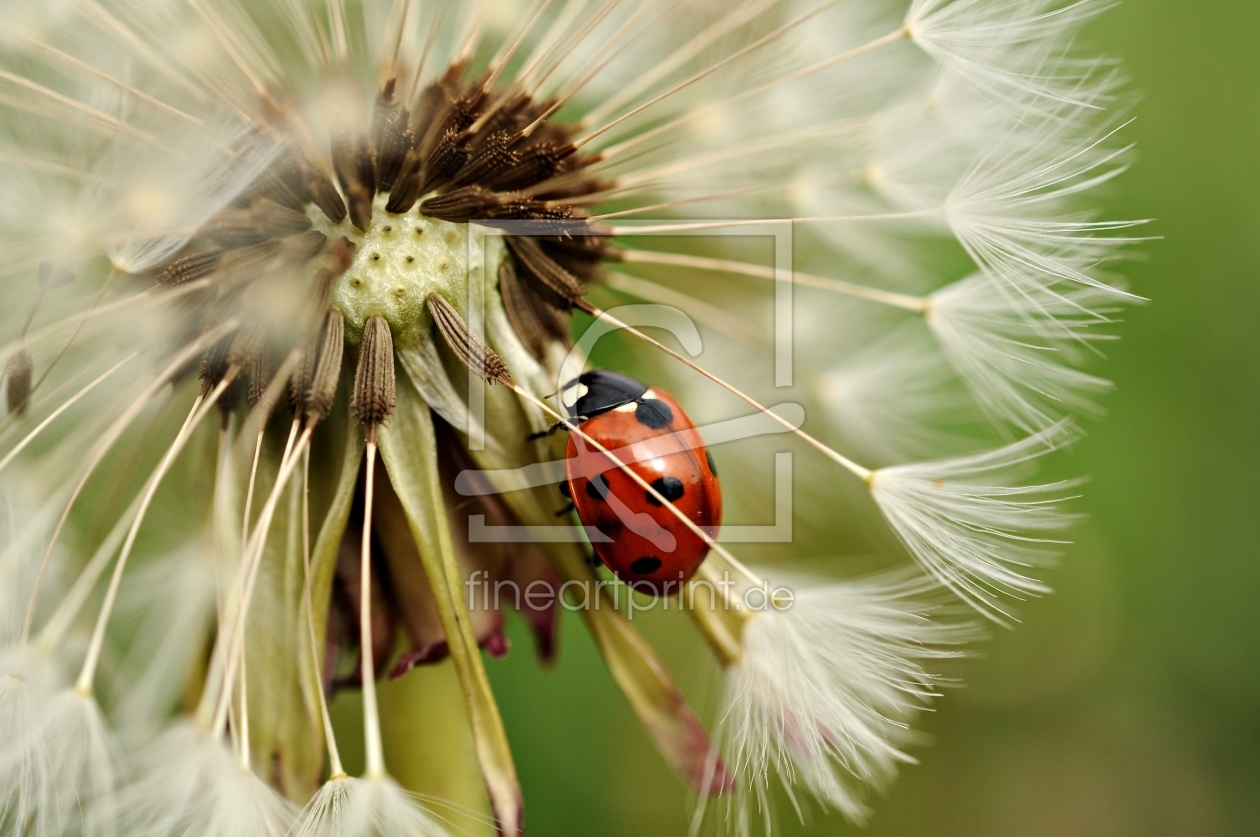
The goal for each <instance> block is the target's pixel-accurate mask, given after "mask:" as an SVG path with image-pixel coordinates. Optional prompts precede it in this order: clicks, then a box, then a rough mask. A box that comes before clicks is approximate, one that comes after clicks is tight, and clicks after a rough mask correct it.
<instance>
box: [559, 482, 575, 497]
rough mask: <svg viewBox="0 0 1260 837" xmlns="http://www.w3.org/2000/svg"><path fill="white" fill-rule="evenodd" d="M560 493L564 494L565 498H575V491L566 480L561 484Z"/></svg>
mask: <svg viewBox="0 0 1260 837" xmlns="http://www.w3.org/2000/svg"><path fill="white" fill-rule="evenodd" d="M560 493H561V494H563V495H564V496H565V497H572V496H573V489H572V488H570V487H569V481H568V480H564V481H563V482H561V483H560Z"/></svg>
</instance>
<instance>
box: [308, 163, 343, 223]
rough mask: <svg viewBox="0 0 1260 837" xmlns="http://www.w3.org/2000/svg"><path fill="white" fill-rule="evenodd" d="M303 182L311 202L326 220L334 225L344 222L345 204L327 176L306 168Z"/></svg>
mask: <svg viewBox="0 0 1260 837" xmlns="http://www.w3.org/2000/svg"><path fill="white" fill-rule="evenodd" d="M303 182H304V184H305V186H306V191H307V192H308V193H309V194H310V196H311V202H312V203H313V204H315V205H316V206H318V207H319V210H320V211H321V212H323V213H324V214H325V215H327V216H328V220H330V221H332V222H333V223H334V224H340V223H341V222H342V221H344V220H346V202H345V201H343V200H342V199H341V193H340V192H338V191H337V187H336V186H334V185H333V182H332V181H331V180H329V179H328V175H326V174H324V173H323V172H319V171H316V170H315V169H312V168H308V169H307V170H306V171H305V172H304V174H303Z"/></svg>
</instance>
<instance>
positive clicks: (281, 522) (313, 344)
mask: <svg viewBox="0 0 1260 837" xmlns="http://www.w3.org/2000/svg"><path fill="white" fill-rule="evenodd" d="M1105 5H1106V4H1105V3H1103V2H1095V0H1080V2H1066V1H1065V0H913V2H905V0H845V2H839V1H838V0H741V2H730V3H717V2H707V0H669V2H666V0H660V1H659V2H657V0H650V2H638V3H625V2H619V0H484V1H480V0H479V1H478V2H455V0H258V1H257V2H245V1H244V0H143V2H135V1H134V0H131V1H130V2H122V0H56V2H51V3H50V2H46V1H45V0H41V2H35V0H9V2H6V3H5V4H4V6H3V8H2V9H0V190H3V196H4V199H3V200H2V201H0V243H2V246H3V249H4V254H5V258H4V260H3V266H2V268H0V270H2V272H3V279H2V284H0V294H2V297H0V299H2V304H0V349H2V352H3V356H2V357H0V363H3V365H4V366H3V368H4V372H3V375H4V391H5V398H6V402H5V405H4V407H5V412H4V416H3V418H2V419H0V490H2V491H3V497H4V509H3V520H2V524H3V525H2V527H0V532H2V535H3V537H2V538H0V579H2V580H3V584H2V585H0V666H2V668H3V670H2V671H0V830H3V832H4V833H6V834H15V835H28V834H29V835H60V834H85V835H109V834H127V835H179V834H196V835H252V834H258V835H272V834H274V835H285V834H301V835H334V834H335V835H342V834H346V835H403V834H416V835H434V836H436V835H444V834H454V833H499V834H508V835H518V834H523V833H524V832H525V829H526V826H527V825H528V824H529V816H528V812H529V810H530V809H529V805H528V802H529V801H528V799H527V798H525V796H524V795H523V794H522V791H521V777H520V776H519V775H518V770H517V767H516V761H515V760H514V757H513V741H511V740H510V736H509V734H508V728H507V727H506V725H505V723H504V720H503V716H502V714H501V707H503V706H505V705H512V713H511V714H512V715H513V716H514V717H520V716H522V715H528V714H530V713H531V712H533V711H534V709H535V708H532V707H529V706H518V705H515V704H516V702H515V701H514V699H513V695H512V694H510V693H509V691H508V690H504V689H502V688H499V687H498V686H492V680H491V676H490V673H489V672H492V671H493V670H494V667H495V666H496V665H498V662H497V661H498V660H499V659H500V658H502V657H503V656H504V655H506V654H508V653H509V652H510V653H512V654H513V655H518V656H519V655H530V654H535V655H536V656H537V657H538V658H539V661H540V662H541V663H543V664H550V663H553V662H554V663H555V665H556V666H557V667H559V668H560V669H563V666H564V663H565V659H564V655H563V654H562V653H561V654H559V655H558V656H557V652H558V649H560V648H561V647H562V646H561V645H560V644H558V638H559V632H560V628H561V627H562V625H563V627H564V629H565V631H566V632H568V631H578V632H581V631H585V632H586V633H587V634H588V635H589V640H584V641H589V642H590V643H591V644H592V646H593V647H594V648H596V649H597V650H598V652H599V654H600V656H601V657H602V659H603V661H604V662H605V663H606V674H603V675H601V676H604V677H606V678H607V679H608V680H609V682H610V683H612V684H615V686H616V687H617V688H618V689H619V690H620V693H621V694H622V696H623V697H622V698H620V699H619V700H620V701H621V708H622V709H625V711H626V712H627V716H629V715H631V714H632V715H633V716H637V718H638V719H639V721H640V722H641V725H642V734H643V735H645V736H646V738H645V740H646V741H649V742H651V744H652V745H653V746H654V747H655V748H656V749H657V750H659V753H660V756H661V759H660V760H659V763H652V764H648V763H645V764H644V765H642V769H645V770H646V769H651V770H660V771H662V772H668V771H669V770H670V769H671V768H672V770H673V771H674V772H675V773H676V774H677V777H678V778H677V781H678V783H679V785H680V787H685V788H687V789H689V791H690V792H691V794H692V797H693V798H694V801H695V804H694V808H693V811H694V815H693V817H692V820H691V823H690V828H691V829H692V830H693V832H695V833H717V834H724V833H731V834H740V835H742V834H752V833H772V832H773V831H774V830H775V828H776V827H777V826H776V823H777V822H778V819H779V818H781V817H785V816H786V817H795V816H798V815H805V813H806V812H808V811H810V810H817V811H824V810H825V811H834V812H837V816H840V817H844V818H848V819H850V820H853V821H856V822H862V821H865V820H866V819H868V818H869V817H871V816H872V815H873V813H875V812H876V811H875V809H876V808H877V805H876V804H875V803H876V801H877V799H878V795H879V794H880V793H885V792H888V791H889V789H890V786H891V784H892V781H893V779H894V778H895V776H896V774H897V773H898V771H899V770H902V769H904V768H905V766H906V765H908V764H910V763H912V762H913V760H914V756H913V750H914V747H915V745H916V744H917V743H918V742H919V741H920V737H919V735H917V734H916V732H915V726H916V723H917V722H918V720H919V719H920V715H921V713H922V712H923V710H925V709H926V708H927V707H928V706H929V705H931V704H932V703H933V702H934V701H936V700H937V698H938V697H939V695H940V693H941V690H942V687H943V686H945V685H947V684H948V682H950V679H951V678H952V677H953V676H955V674H956V672H958V671H960V670H961V671H965V664H964V665H962V666H961V667H960V666H959V665H956V664H952V663H948V662H947V661H948V659H949V658H953V657H957V656H959V655H963V654H965V653H966V647H967V643H968V642H969V641H970V640H972V639H975V638H976V637H978V636H980V635H983V633H985V631H986V629H987V628H991V629H1005V627H1009V626H1012V625H1014V624H1015V623H1016V622H1017V621H1018V618H1019V604H1020V602H1021V600H1026V599H1027V598H1029V597H1031V596H1037V595H1041V594H1043V593H1045V592H1047V591H1048V590H1049V587H1048V586H1047V581H1048V572H1047V568H1046V564H1047V563H1048V561H1049V560H1050V559H1051V558H1052V557H1053V555H1054V553H1055V552H1056V551H1060V550H1061V547H1058V546H1057V545H1058V544H1061V543H1062V542H1064V541H1065V539H1066V538H1067V537H1068V533H1067V525H1068V524H1069V523H1070V517H1069V516H1068V515H1066V514H1065V512H1064V510H1063V509H1062V508H1061V506H1062V502H1063V501H1064V500H1066V499H1068V498H1070V497H1071V496H1072V495H1073V494H1075V493H1076V491H1077V489H1076V488H1075V487H1074V486H1075V482H1073V481H1071V480H1069V481H1062V480H1055V479H1041V478H1039V477H1038V476H1037V473H1038V467H1039V462H1040V461H1041V460H1042V459H1043V457H1046V456H1053V455H1054V453H1055V452H1056V451H1057V450H1059V449H1061V448H1063V447H1064V446H1066V445H1068V444H1069V443H1070V442H1071V441H1072V439H1073V438H1074V437H1075V436H1077V435H1078V434H1079V433H1080V432H1081V424H1082V423H1083V424H1087V422H1082V418H1083V417H1085V416H1087V414H1090V413H1092V412H1093V411H1094V399H1095V397H1096V396H1097V395H1098V394H1099V393H1100V392H1102V391H1103V390H1105V389H1106V387H1107V385H1108V384H1107V382H1106V381H1105V380H1104V379H1102V378H1101V377H1097V371H1098V370H1097V366H1098V364H1097V363H1096V359H1097V354H1098V353H1097V352H1096V345H1097V341H1098V340H1100V339H1102V338H1104V337H1107V336H1109V334H1108V328H1107V327H1108V325H1109V323H1110V322H1111V319H1112V317H1113V315H1114V312H1115V311H1116V310H1117V309H1118V308H1120V307H1122V306H1123V305H1124V304H1125V303H1126V302H1127V301H1129V300H1130V297H1129V294H1128V293H1127V292H1126V291H1125V290H1123V289H1121V287H1120V283H1119V281H1118V279H1117V278H1116V277H1115V276H1113V275H1112V270H1113V267H1112V262H1113V261H1114V260H1115V259H1116V258H1117V256H1118V251H1119V249H1120V248H1121V247H1122V246H1123V245H1124V244H1126V243H1127V242H1129V241H1131V240H1133V235H1132V234H1131V230H1130V228H1131V227H1133V226H1134V225H1133V224H1132V223H1127V222H1121V221H1114V220H1108V219H1105V218H1103V217H1100V216H1099V215H1098V214H1097V213H1096V211H1095V210H1096V204H1097V198H1096V194H1097V192H1098V191H1099V190H1100V189H1101V188H1103V187H1105V186H1106V185H1107V184H1108V182H1109V181H1110V180H1111V179H1112V178H1114V177H1115V176H1116V175H1118V174H1119V173H1120V172H1121V171H1122V170H1123V169H1124V167H1125V164H1126V150H1127V149H1126V147H1125V145H1124V141H1123V139H1121V138H1120V137H1119V133H1120V132H1121V129H1122V128H1123V122H1124V119H1125V113H1124V102H1123V100H1122V99H1121V98H1120V92H1119V90H1118V88H1119V84H1120V77H1119V74H1118V71H1117V69H1116V67H1115V66H1114V65H1113V64H1112V63H1110V62H1108V61H1106V60H1103V59H1100V58H1097V57H1095V56H1092V55H1090V54H1089V53H1088V52H1083V51H1082V48H1081V47H1080V46H1078V40H1077V35H1078V33H1079V31H1080V29H1081V27H1082V26H1083V25H1084V24H1085V23H1086V22H1087V21H1089V20H1090V19H1091V18H1092V17H1093V16H1094V15H1095V14H1096V13H1098V12H1100V11H1101V10H1102V9H1103V7H1104V6H1105ZM768 521H769V522H768ZM644 610H659V611H662V612H661V613H660V614H659V616H656V615H654V616H653V618H654V619H659V620H662V621H663V620H666V619H668V620H674V621H675V622H677V623H678V624H679V625H681V626H683V630H685V631H687V632H690V633H691V634H692V635H693V636H695V637H696V638H697V640H696V641H697V643H698V644H703V646H704V652H705V656H706V659H707V660H708V663H706V664H707V665H709V666H710V667H711V671H710V670H709V669H703V667H701V668H698V669H697V670H696V671H700V670H702V669H703V670H704V671H708V672H709V675H711V676H709V675H706V678H705V679H706V680H707V681H708V682H707V688H705V689H693V688H692V687H693V686H694V685H695V684H694V683H692V682H691V675H694V674H695V673H696V672H695V671H691V672H685V673H684V672H678V671H671V670H670V667H669V666H667V665H666V664H665V663H664V662H663V660H662V658H661V657H660V656H658V654H657V652H656V651H655V650H654V649H653V647H652V646H651V645H650V644H649V643H648V642H647V641H646V640H645V639H644V636H643V634H641V632H640V630H639V627H640V626H639V625H638V624H636V620H635V616H636V613H639V612H640V611H644ZM666 611H667V612H666ZM514 626H517V627H514ZM509 627H511V629H512V631H513V632H514V635H515V636H517V637H518V640H519V638H520V637H525V638H526V639H527V640H528V639H530V638H532V644H533V648H532V649H531V648H529V647H527V645H528V642H521V641H518V642H517V643H516V647H513V648H509V645H510V643H509V639H508V630H509ZM518 627H519V632H517V629H518ZM943 665H948V666H949V673H950V678H947V677H945V675H944V674H943V673H942V672H943V670H942V666H943ZM436 673H440V674H441V676H440V677H438V676H429V675H435V674H436ZM684 674H685V675H686V676H683V675H684ZM538 676H539V677H546V676H551V675H547V674H544V673H541V672H540V673H539V674H538ZM409 678H410V679H412V682H416V683H419V682H423V683H425V684H430V683H432V684H434V685H433V687H432V689H430V690H429V691H427V692H425V696H424V698H423V700H422V702H421V703H422V704H423V705H421V704H411V703H406V702H399V701H396V700H387V699H385V698H386V696H387V694H386V693H387V690H388V689H389V688H392V686H391V685H390V684H392V683H394V682H395V681H403V682H406V681H407V680H408V679H409ZM416 678H425V679H423V680H420V679H416ZM683 681H685V685H686V686H687V693H686V694H690V693H691V692H693V691H694V692H695V693H696V694H697V695H699V694H701V693H702V692H703V693H706V694H708V695H709V696H710V697H711V698H712V700H700V699H699V698H697V699H695V700H694V701H691V700H689V698H688V697H687V696H685V693H684V690H683V688H682V687H680V685H679V682H683ZM426 688H427V686H426ZM941 705H942V706H943V707H944V711H946V712H948V711H949V704H948V701H945V702H944V703H943V704H941ZM434 707H441V711H437V710H436V709H434ZM537 709H538V711H543V708H542V707H538V708H537ZM550 709H551V710H552V711H554V709H555V708H554V707H551V708H550ZM401 730H405V731H406V732H405V734H404V732H401ZM564 746H572V747H579V746H585V747H597V746H600V742H598V741H587V742H582V741H579V740H576V739H575V740H573V741H570V742H566V744H565V745H564ZM417 761H420V762H423V764H424V765H425V771H424V772H425V773H426V775H429V776H434V777H442V778H443V779H444V780H446V781H445V784H443V783H437V784H432V783H430V784H425V783H424V782H419V781H417V780H415V778H414V775H415V771H411V770H401V769H399V768H398V767H397V765H400V764H403V763H404V762H406V763H415V762H417ZM443 788H445V789H446V790H443ZM456 789H458V790H456ZM678 827H679V829H686V828H687V827H688V824H687V823H686V822H682V821H680V822H679V823H678Z"/></svg>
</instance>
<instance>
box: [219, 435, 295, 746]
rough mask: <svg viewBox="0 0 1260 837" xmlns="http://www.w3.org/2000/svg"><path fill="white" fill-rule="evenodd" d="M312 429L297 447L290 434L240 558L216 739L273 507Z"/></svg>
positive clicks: (240, 650)
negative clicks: (235, 603) (237, 596)
mask: <svg viewBox="0 0 1260 837" xmlns="http://www.w3.org/2000/svg"><path fill="white" fill-rule="evenodd" d="M314 429H315V428H314V426H312V425H308V426H307V427H306V429H304V430H303V431H302V435H301V437H300V438H299V439H298V440H297V444H296V445H294V444H293V435H292V434H290V437H289V443H288V444H287V445H286V447H285V451H284V456H283V457H282V458H281V460H280V470H279V472H278V473H277V474H276V483H275V485H274V486H272V489H271V493H270V494H269V495H268V496H267V501H266V502H265V503H264V504H263V508H262V511H260V512H259V514H258V525H257V526H255V527H254V531H253V533H252V534H251V535H250V539H249V544H248V546H247V548H246V554H245V555H243V556H241V567H240V573H241V586H240V601H239V602H238V603H237V605H236V608H235V613H234V614H233V617H232V626H231V630H230V631H228V632H227V635H228V636H230V637H232V640H231V645H230V646H229V649H228V651H227V653H226V655H225V657H226V668H225V671H224V677H223V685H222V688H221V691H220V693H219V705H218V708H217V709H216V711H215V716H214V724H213V727H212V728H213V731H214V733H215V735H216V736H217V735H221V734H222V732H223V730H224V728H225V726H226V724H227V710H228V706H229V705H230V703H231V700H230V698H231V696H232V693H233V688H234V685H235V681H236V669H237V666H239V665H240V663H241V657H242V656H243V655H244V646H245V621H246V620H245V617H246V613H247V612H248V610H249V604H250V601H251V600H252V599H253V596H254V588H255V586H256V583H257V581H258V571H259V569H260V568H261V567H262V556H263V550H264V548H265V547H266V545H267V534H268V533H269V532H270V530H271V519H272V517H273V516H274V515H275V511H276V504H277V503H278V502H279V500H280V494H281V493H282V492H283V491H284V488H285V486H286V485H288V483H289V477H291V476H292V475H293V470H294V468H296V467H297V464H298V462H300V461H301V456H300V455H301V454H302V453H303V452H304V451H305V450H306V446H307V445H309V444H310V441H311V433H312V432H314Z"/></svg>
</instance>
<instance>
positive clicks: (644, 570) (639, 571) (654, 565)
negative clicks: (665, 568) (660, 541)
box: [630, 555, 661, 575]
mask: <svg viewBox="0 0 1260 837" xmlns="http://www.w3.org/2000/svg"><path fill="white" fill-rule="evenodd" d="M660 568H661V559H660V558H656V557H654V556H651V555H649V556H647V557H645V558H640V559H639V560H637V561H635V562H634V563H633V564H631V565H630V572H632V573H634V574H635V575H651V574H652V573H654V572H656V571H657V570H659V569H660Z"/></svg>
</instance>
